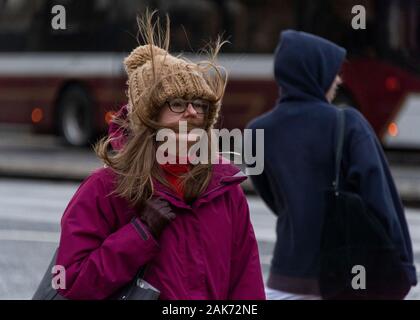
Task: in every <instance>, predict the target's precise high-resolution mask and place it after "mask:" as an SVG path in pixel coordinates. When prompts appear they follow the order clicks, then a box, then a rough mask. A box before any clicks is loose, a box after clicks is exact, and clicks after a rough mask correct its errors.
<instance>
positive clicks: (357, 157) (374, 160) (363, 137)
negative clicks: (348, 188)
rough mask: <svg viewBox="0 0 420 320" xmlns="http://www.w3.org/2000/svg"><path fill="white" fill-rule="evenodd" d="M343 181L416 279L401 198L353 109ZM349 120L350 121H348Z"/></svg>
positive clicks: (381, 154) (365, 125)
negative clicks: (350, 183) (377, 222)
mask: <svg viewBox="0 0 420 320" xmlns="http://www.w3.org/2000/svg"><path fill="white" fill-rule="evenodd" d="M347 114H348V115H349V116H347V121H346V122H347V123H349V130H348V137H349V139H348V141H346V144H347V166H348V169H347V170H346V171H347V178H346V180H347V181H353V182H354V183H355V185H356V187H357V189H358V191H359V192H360V195H361V196H362V198H363V199H364V200H365V201H366V203H367V205H368V206H369V208H370V209H371V210H372V211H373V212H374V213H375V214H376V215H377V217H378V219H379V220H380V221H381V222H382V223H383V225H384V226H385V228H386V230H387V231H388V234H389V235H390V236H391V238H392V240H393V242H394V244H395V245H396V246H397V248H399V251H400V253H401V256H402V258H403V259H404V261H405V262H406V266H407V269H408V271H409V272H408V274H409V275H410V278H411V282H412V283H413V285H414V284H415V283H416V282H417V280H416V272H415V267H414V265H413V250H412V244H411V238H410V234H409V230H408V226H407V221H406V218H405V214H404V208H403V205H402V203H401V199H400V197H399V194H398V192H397V189H396V187H395V183H394V180H393V178H392V176H391V172H390V169H389V165H388V162H387V160H386V158H385V155H384V152H383V150H382V147H381V145H380V143H379V141H378V139H377V138H376V135H375V133H374V132H373V130H372V128H371V127H370V125H369V124H368V122H367V121H366V120H365V119H364V118H363V116H362V115H361V114H359V113H357V112H356V111H351V112H349V113H347ZM352 122H353V123H352Z"/></svg>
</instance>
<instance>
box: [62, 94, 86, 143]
mask: <svg viewBox="0 0 420 320" xmlns="http://www.w3.org/2000/svg"><path fill="white" fill-rule="evenodd" d="M59 101H60V102H59V106H58V124H59V130H60V134H61V136H63V138H64V140H65V142H66V143H68V144H69V145H72V146H77V147H81V146H86V145H87V144H88V143H89V142H90V140H91V138H92V137H93V134H94V130H93V125H94V124H93V112H92V102H91V100H90V98H89V95H88V94H87V92H86V91H85V90H84V89H82V88H81V87H77V86H73V87H70V88H68V89H66V90H65V91H64V93H63V95H62V96H61V98H60V100H59Z"/></svg>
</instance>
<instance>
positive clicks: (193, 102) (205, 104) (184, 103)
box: [165, 98, 210, 114]
mask: <svg viewBox="0 0 420 320" xmlns="http://www.w3.org/2000/svg"><path fill="white" fill-rule="evenodd" d="M174 102H178V103H181V104H182V111H176V110H175V109H174V106H173V103H174ZM198 102H200V104H201V106H202V107H204V110H203V112H199V111H198V110H197V108H196V104H197V103H198ZM165 103H166V104H167V105H168V107H169V110H171V111H172V112H173V113H178V114H181V113H184V112H185V110H187V109H188V105H190V104H191V105H192V107H193V109H194V110H195V112H197V113H198V114H207V113H208V112H209V110H210V102H209V101H207V100H204V99H194V100H185V99H179V98H178V99H173V100H168V101H166V102H165Z"/></svg>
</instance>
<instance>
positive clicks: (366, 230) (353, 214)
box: [319, 110, 411, 299]
mask: <svg viewBox="0 0 420 320" xmlns="http://www.w3.org/2000/svg"><path fill="white" fill-rule="evenodd" d="M337 114H338V115H337V146H336V151H335V179H334V182H333V186H332V188H331V189H329V190H327V192H326V199H327V210H326V214H325V217H324V222H323V230H322V236H321V248H320V249H321V251H320V276H319V283H320V290H321V295H322V297H323V298H324V299H403V298H404V297H405V296H406V294H407V293H408V291H409V290H410V287H411V285H410V283H409V280H408V276H407V274H406V271H405V270H404V267H403V262H402V260H401V258H400V254H399V252H398V250H397V249H396V248H395V246H394V244H393V242H392V241H391V239H390V237H389V236H388V234H387V232H386V229H385V228H384V226H383V225H382V224H381V222H380V221H379V220H378V218H377V217H376V215H375V214H374V212H372V211H371V210H370V208H369V207H368V206H367V205H366V203H365V202H364V200H363V199H362V198H361V196H360V195H359V194H358V193H356V192H353V191H348V190H343V188H342V187H341V185H340V177H341V176H342V173H341V160H342V154H343V145H344V138H345V113H344V111H343V110H338V112H337Z"/></svg>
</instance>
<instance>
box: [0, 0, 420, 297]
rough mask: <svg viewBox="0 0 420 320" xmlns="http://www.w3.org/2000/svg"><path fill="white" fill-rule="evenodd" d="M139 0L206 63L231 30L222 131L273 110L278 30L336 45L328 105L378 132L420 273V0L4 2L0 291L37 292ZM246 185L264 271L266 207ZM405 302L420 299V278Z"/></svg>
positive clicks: (0, 8)
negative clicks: (337, 75)
mask: <svg viewBox="0 0 420 320" xmlns="http://www.w3.org/2000/svg"><path fill="white" fill-rule="evenodd" d="M147 7H148V8H150V9H158V10H159V13H158V15H159V16H160V17H161V18H164V15H165V14H166V13H168V14H169V16H170V18H171V46H170V49H171V51H172V52H176V53H178V52H179V53H184V54H185V55H186V56H187V57H189V58H191V59H193V60H196V59H201V58H202V57H201V56H199V55H198V54H197V53H198V52H199V49H201V48H203V47H204V46H205V45H206V43H208V41H209V40H210V39H215V38H216V36H217V35H218V34H222V35H223V36H224V38H225V39H227V40H229V42H230V43H229V44H226V45H225V46H224V47H223V48H222V50H221V54H220V56H219V63H220V64H221V65H223V66H224V67H225V68H226V69H227V71H228V74H229V82H228V86H227V88H226V95H225V98H224V101H223V108H222V116H221V117H220V121H219V123H218V124H217V127H218V128H227V129H233V128H239V129H243V128H244V127H245V125H246V124H247V123H248V122H249V121H250V120H251V119H253V118H254V117H256V116H258V115H260V114H262V113H263V112H265V111H268V110H270V109H271V108H272V107H273V106H274V103H275V101H276V99H277V97H278V94H279V89H278V87H277V85H276V83H275V81H274V78H273V60H272V54H273V52H274V50H275V48H276V45H277V43H278V40H279V34H280V32H281V31H283V30H286V29H289V28H292V29H297V30H302V31H307V32H310V33H314V34H317V35H320V36H322V37H325V38H327V39H329V40H331V41H334V42H336V43H338V44H339V45H341V46H343V47H345V48H346V49H347V61H346V63H345V65H344V66H343V70H342V72H341V75H342V77H343V80H344V83H343V85H342V86H341V88H340V90H339V92H338V95H337V98H336V100H335V104H336V105H338V106H340V107H341V106H343V105H346V106H350V107H353V108H356V109H357V110H358V111H360V112H361V113H362V114H363V115H364V116H365V117H366V119H367V120H368V121H369V123H370V124H371V126H372V128H373V129H374V131H375V133H376V134H377V136H378V139H380V141H381V143H382V145H383V147H384V149H385V151H386V156H387V158H388V161H389V163H390V166H391V171H392V175H393V177H394V179H395V181H396V184H397V188H398V191H399V193H400V195H401V197H402V199H403V201H404V205H405V208H406V214H407V219H408V223H409V228H410V231H411V236H412V239H413V244H414V252H415V263H416V266H417V270H418V272H420V1H418V0H357V1H356V0H226V1H222V0H194V1H185V0H150V1H147V0H144V1H143V0H117V1H112V0H86V1H75V0H0V299H30V298H31V297H32V295H33V293H34V291H35V289H36V286H37V285H38V283H39V281H40V279H41V277H42V275H43V273H44V272H45V269H46V267H47V265H48V264H49V261H50V259H51V256H52V253H53V251H54V250H55V248H56V246H57V244H58V239H59V234H60V225H59V223H60V219H61V216H62V213H63V211H64V209H65V207H66V205H67V203H68V201H69V200H70V198H71V197H72V195H73V194H74V192H75V190H76V189H77V187H78V185H79V184H80V182H81V181H82V180H83V179H84V178H85V177H86V176H88V175H89V173H90V172H92V171H93V170H94V169H96V168H98V167H100V166H101V163H100V162H99V161H98V160H97V159H96V157H95V155H94V153H93V152H92V148H91V146H92V144H93V143H94V142H95V141H97V139H98V138H99V137H101V136H103V135H104V134H105V133H106V130H107V128H108V125H109V123H110V121H111V119H112V117H113V115H114V114H115V112H117V111H118V110H119V108H121V106H123V105H124V104H125V103H126V100H127V98H126V95H125V90H126V80H127V79H126V74H125V71H124V69H123V65H122V61H123V58H124V57H125V56H127V55H128V53H129V52H130V51H131V50H132V49H133V48H135V47H136V46H137V45H138V41H137V39H136V33H137V24H136V15H138V14H140V15H141V14H142V13H144V11H145V9H146V8H147ZM204 22H205V23H204ZM242 186H243V188H244V190H245V191H246V193H247V197H248V200H249V204H250V211H251V216H252V220H253V223H254V228H255V232H256V235H257V238H258V243H259V248H260V256H261V263H262V265H263V272H264V277H265V278H266V277H267V274H268V268H269V264H270V260H271V255H272V249H273V245H274V241H275V233H274V231H275V221H276V220H275V216H274V215H273V213H271V212H270V211H269V210H268V209H267V207H266V206H265V205H264V203H263V202H262V201H261V200H260V199H259V198H258V197H257V196H256V195H255V193H254V192H253V189H252V186H251V184H250V183H249V182H244V183H243V185H242ZM419 276H420V273H419ZM408 298H410V299H420V286H417V287H416V288H414V289H413V290H412V292H410V294H409V296H408Z"/></svg>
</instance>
